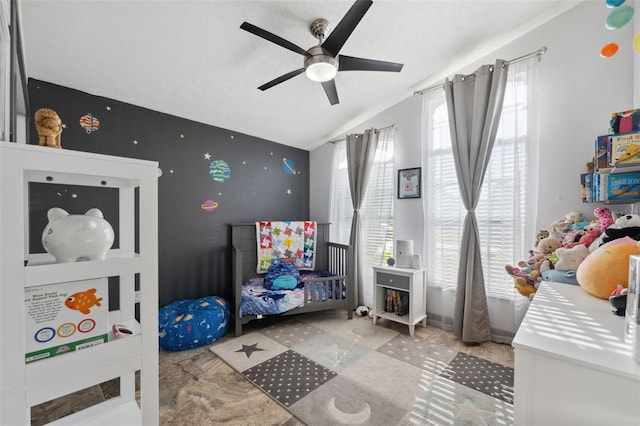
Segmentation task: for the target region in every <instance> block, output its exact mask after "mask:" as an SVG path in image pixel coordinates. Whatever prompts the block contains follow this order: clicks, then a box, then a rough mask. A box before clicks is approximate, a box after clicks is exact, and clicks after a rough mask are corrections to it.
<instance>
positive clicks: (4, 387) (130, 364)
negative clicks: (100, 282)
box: [0, 142, 159, 425]
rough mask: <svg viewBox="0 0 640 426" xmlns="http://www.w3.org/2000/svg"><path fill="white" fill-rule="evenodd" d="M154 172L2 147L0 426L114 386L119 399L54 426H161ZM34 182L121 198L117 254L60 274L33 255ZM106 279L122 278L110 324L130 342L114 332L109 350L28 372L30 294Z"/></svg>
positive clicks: (59, 359)
mask: <svg viewBox="0 0 640 426" xmlns="http://www.w3.org/2000/svg"><path fill="white" fill-rule="evenodd" d="M157 169H158V165H157V163H155V162H151V161H142V160H134V159H127V158H119V157H112V156H106V155H98V154H90V153H85V152H79V151H70V150H62V149H52V148H46V147H40V146H35V145H22V144H15V143H7V142H0V205H1V209H0V386H1V388H0V424H2V425H19V424H30V421H31V420H30V418H31V407H33V406H35V405H37V404H40V403H42V402H46V401H50V400H53V399H55V398H58V397H61V396H64V395H67V394H69V393H71V392H75V391H78V390H81V389H84V388H87V387H90V386H93V385H96V384H99V383H101V382H105V381H108V380H111V379H114V378H119V379H120V395H119V396H118V397H115V398H112V399H108V400H106V401H104V402H102V403H100V404H97V405H94V406H92V407H89V408H87V409H85V410H83V411H80V412H78V413H75V414H73V415H71V416H68V417H65V418H63V419H60V420H58V421H56V422H54V423H55V424H92V425H94V424H109V425H115V424H127V425H130V424H144V425H152V424H158V422H159V420H158V288H157V284H158V254H157V253H158V236H157V235H158V234H157V229H158V219H157V206H158V183H157ZM30 182H40V183H47V182H50V183H55V184H63V185H82V186H90V187H100V188H116V189H117V190H118V194H119V195H118V204H119V207H118V209H119V218H118V219H119V226H118V231H119V233H118V239H119V247H118V248H117V249H112V250H110V252H109V253H108V255H107V259H105V260H103V261H86V262H76V263H62V264H58V263H56V262H55V259H54V258H53V256H51V255H49V254H31V253H29V245H28V241H29V183H30ZM136 188H137V196H138V202H137V206H136ZM50 207H57V206H50ZM136 209H137V210H138V212H137V213H138V218H139V220H138V222H139V223H138V224H136V217H135V216H136ZM70 213H73V214H82V213H84V212H70ZM136 233H137V237H138V240H139V251H138V252H137V253H136V251H135V242H136ZM136 276H137V277H138V279H139V281H138V284H139V290H138V291H136V289H135V285H136ZM107 277H118V284H119V295H120V296H119V310H117V311H110V312H109V314H108V324H109V326H110V325H111V324H113V323H124V324H126V325H128V326H129V327H130V328H131V329H132V330H133V331H134V334H133V335H132V336H127V337H125V338H122V339H118V340H115V339H113V335H112V333H111V332H109V341H108V342H107V343H104V344H100V345H96V346H93V347H89V348H86V349H82V350H78V351H73V352H69V353H66V354H63V355H59V356H55V357H52V358H47V359H43V360H39V361H35V362H32V363H29V364H26V363H25V347H26V339H27V338H31V337H32V336H30V335H27V333H26V332H25V303H24V300H25V289H26V288H28V287H33V286H43V285H51V284H57V283H65V282H71V281H79V280H88V279H97V278H101V279H105V280H106V278H107ZM138 300H139V302H138ZM137 303H139V319H140V321H138V320H137V319H136V314H135V308H136V304H137ZM136 371H139V372H140V403H139V404H138V402H137V401H136V386H135V373H136Z"/></svg>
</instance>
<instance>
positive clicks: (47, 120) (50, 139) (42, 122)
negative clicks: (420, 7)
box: [35, 108, 62, 148]
mask: <svg viewBox="0 0 640 426" xmlns="http://www.w3.org/2000/svg"><path fill="white" fill-rule="evenodd" d="M35 122H36V123H35V124H36V130H37V131H38V136H39V137H40V138H39V141H38V144H39V145H40V146H48V147H51V148H62V143H61V137H60V135H61V134H62V120H60V117H59V116H58V114H57V113H56V112H55V111H54V110H52V109H49V108H40V109H39V110H37V111H36V114H35Z"/></svg>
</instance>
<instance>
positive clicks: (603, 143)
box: [593, 135, 613, 170]
mask: <svg viewBox="0 0 640 426" xmlns="http://www.w3.org/2000/svg"><path fill="white" fill-rule="evenodd" d="M611 136H613V135H600V136H598V137H596V146H595V155H594V158H593V164H594V167H595V169H596V170H600V169H604V168H607V167H609V164H610V158H609V155H610V152H611Z"/></svg>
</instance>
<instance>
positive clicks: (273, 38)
mask: <svg viewBox="0 0 640 426" xmlns="http://www.w3.org/2000/svg"><path fill="white" fill-rule="evenodd" d="M240 28H242V29H243V30H245V31H249V32H250V33H251V34H255V35H257V36H258V37H262V38H263V39H265V40H269V41H270V42H272V43H275V44H277V45H278V46H282V47H284V48H285V49H289V50H291V51H292V52H296V53H299V54H301V55H303V56H309V54H308V53H307V51H306V50H304V49H303V48H301V47H300V46H297V45H295V44H293V43H291V42H290V41H288V40H285V39H283V38H282V37H280V36H277V35H275V34H273V33H270V32H269V31H267V30H263V29H262V28H260V27H256V26H255V25H253V24H250V23H248V22H243V23H242V25H240Z"/></svg>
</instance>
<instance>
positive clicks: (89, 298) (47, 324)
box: [24, 278, 109, 364]
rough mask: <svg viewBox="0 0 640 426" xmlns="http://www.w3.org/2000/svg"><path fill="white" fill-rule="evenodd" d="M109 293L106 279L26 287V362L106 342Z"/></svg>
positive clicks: (107, 335) (107, 336)
mask: <svg viewBox="0 0 640 426" xmlns="http://www.w3.org/2000/svg"><path fill="white" fill-rule="evenodd" d="M108 291H109V286H108V280H107V278H98V279H93V280H83V281H72V282H65V283H58V284H48V285H42V286H36V287H27V288H25V291H24V303H25V316H26V321H25V323H26V333H27V336H26V348H25V354H26V355H25V361H26V363H27V364H28V363H31V362H35V361H39V360H41V359H47V358H51V357H54V356H58V355H62V354H65V353H68V352H73V351H77V350H81V349H85V348H88V347H91V346H95V345H99V344H102V343H106V342H107V341H108V339H109V324H108V320H109V319H108V317H109V297H108Z"/></svg>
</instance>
